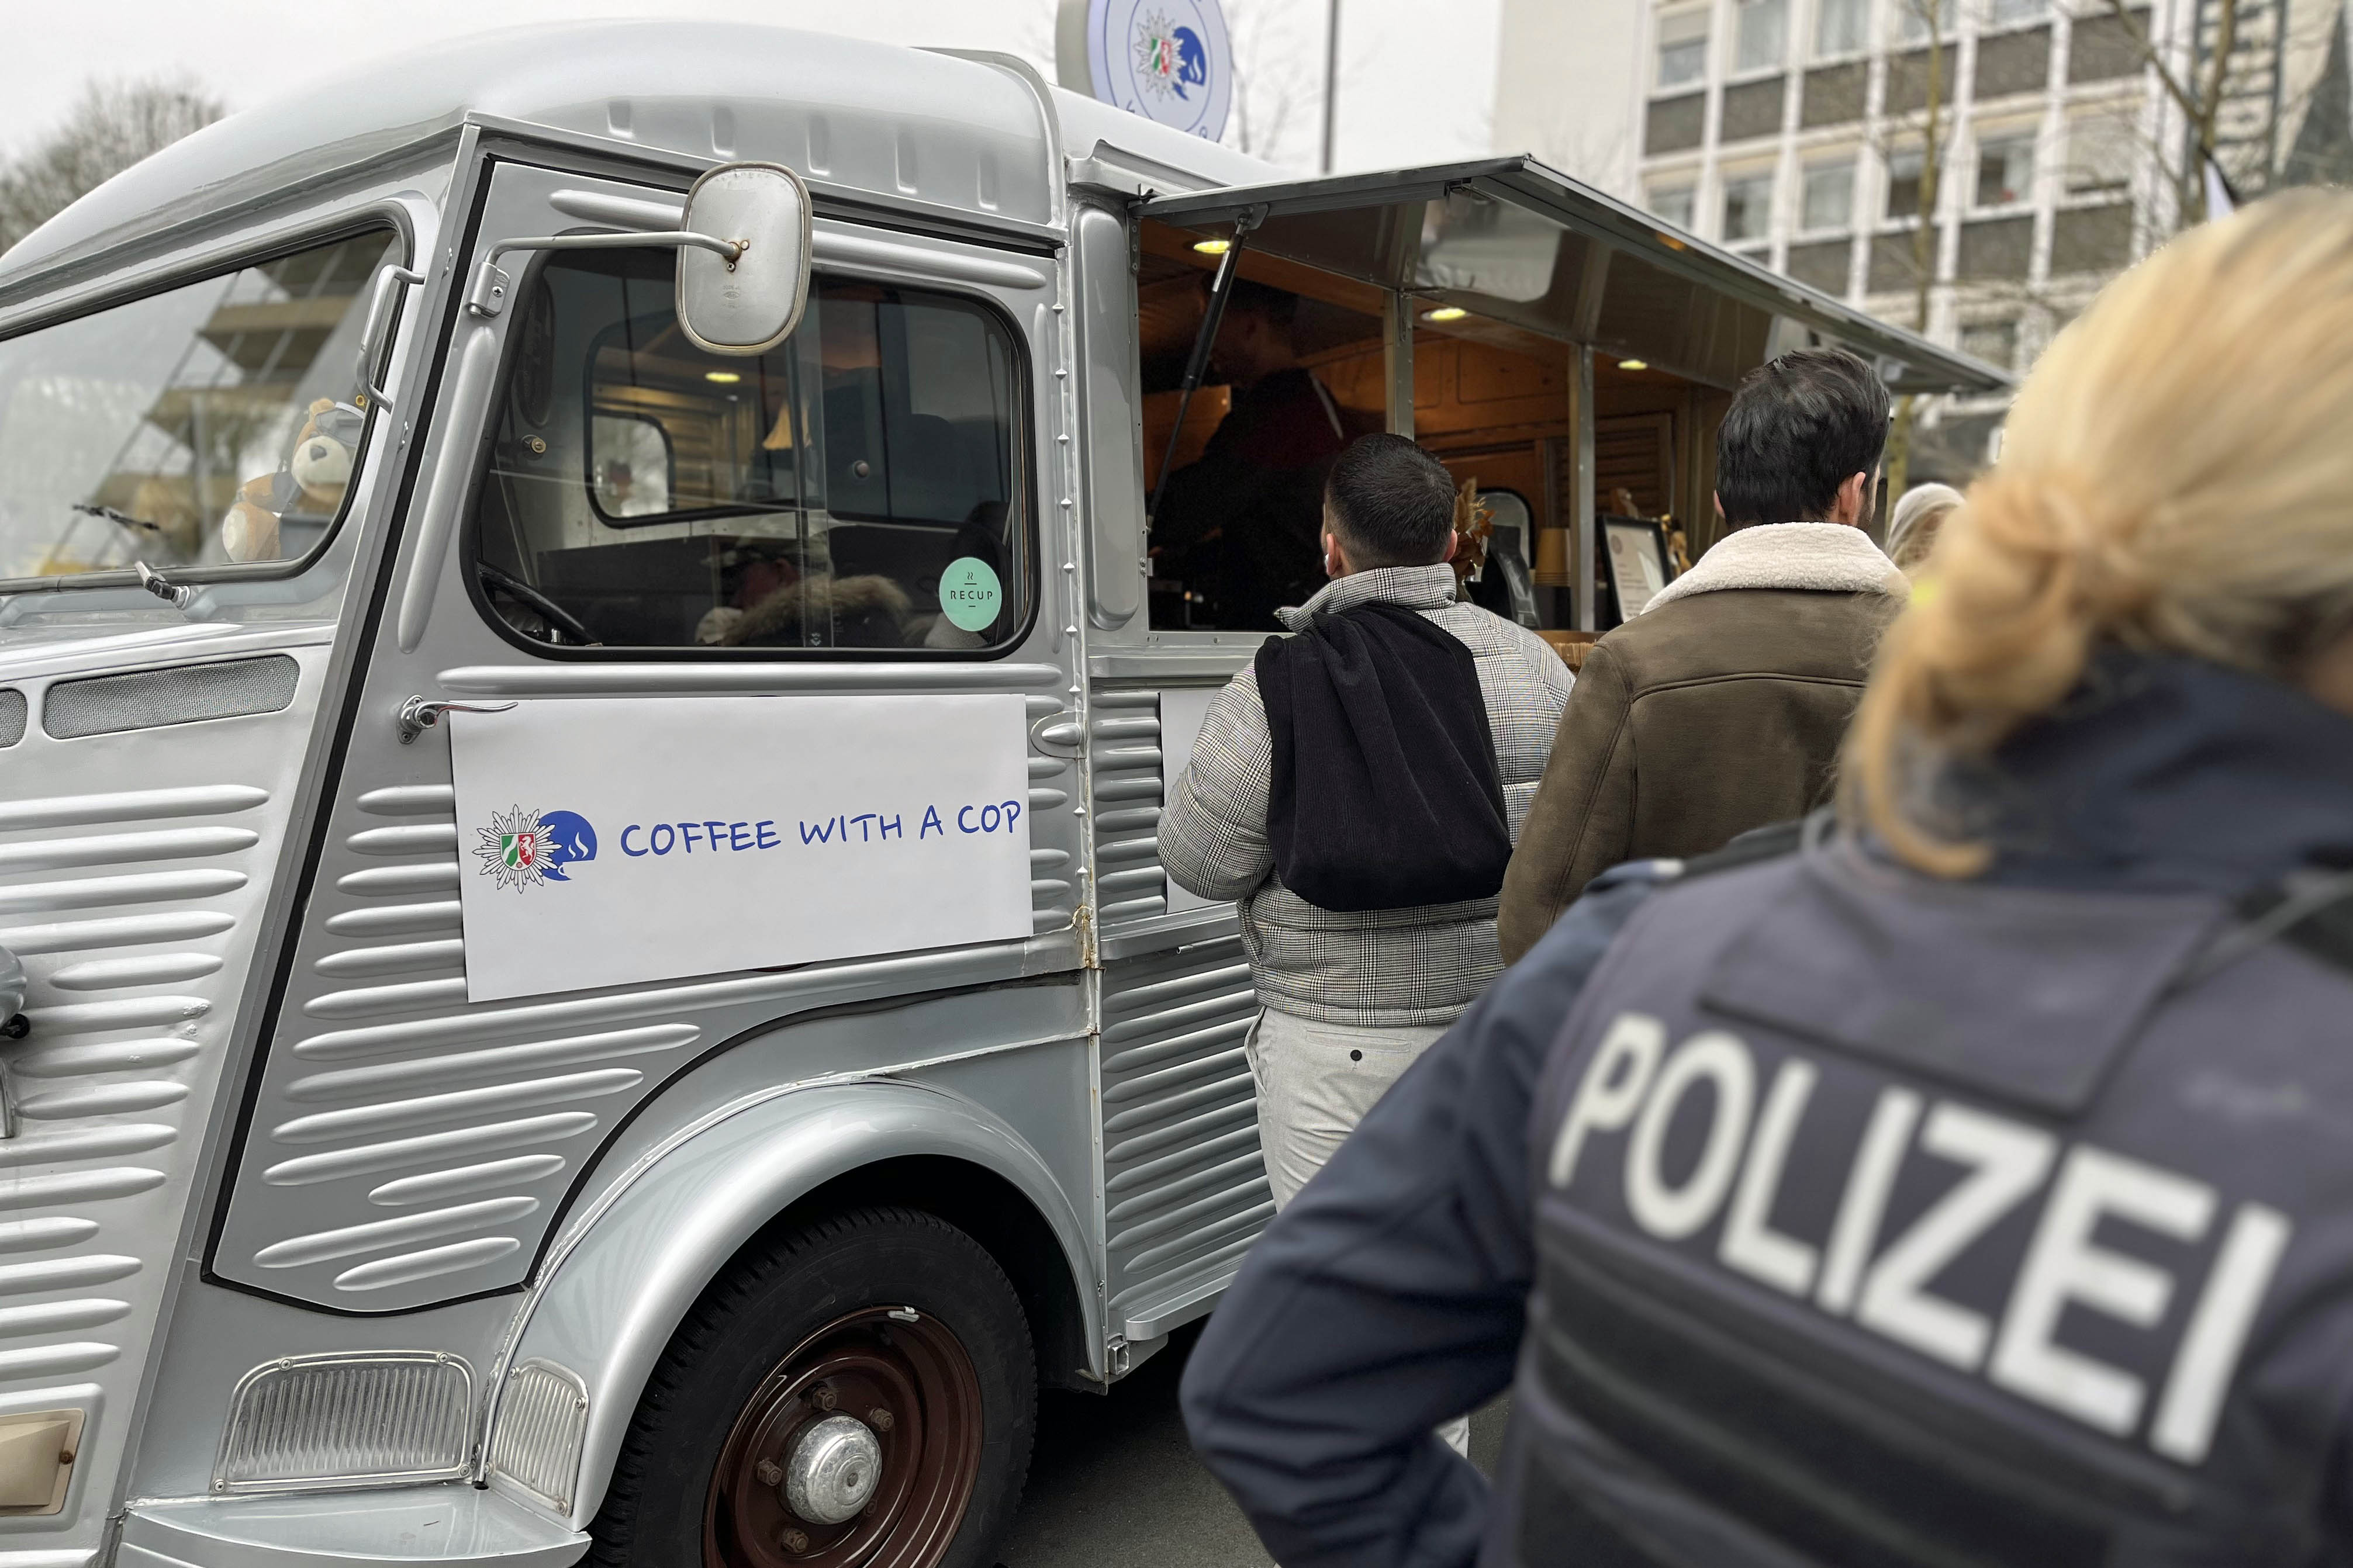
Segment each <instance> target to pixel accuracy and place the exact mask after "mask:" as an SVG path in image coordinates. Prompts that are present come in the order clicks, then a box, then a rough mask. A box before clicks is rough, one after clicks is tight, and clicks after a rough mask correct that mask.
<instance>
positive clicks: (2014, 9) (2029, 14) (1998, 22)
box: [1986, 0, 2051, 28]
mask: <svg viewBox="0 0 2353 1568" xmlns="http://www.w3.org/2000/svg"><path fill="white" fill-rule="evenodd" d="M2050 14H2051V0H1986V26H1988V27H1989V28H1992V27H2022V26H2026V24H2027V23H2029V22H2040V21H2042V19H2043V18H2044V17H2045V16H2049V15H2050Z"/></svg>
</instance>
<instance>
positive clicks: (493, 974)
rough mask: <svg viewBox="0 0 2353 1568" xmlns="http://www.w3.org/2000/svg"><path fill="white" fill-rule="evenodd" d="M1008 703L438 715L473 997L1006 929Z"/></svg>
mask: <svg viewBox="0 0 2353 1568" xmlns="http://www.w3.org/2000/svg"><path fill="white" fill-rule="evenodd" d="M1025 722H1026V714H1025V710H1024V706H1023V703H1022V700H1021V699H1020V698H1019V697H1018V696H997V695H987V696H969V697H696V698H670V699H650V698H591V699H583V700H576V701H554V700H551V701H534V702H524V703H522V704H519V705H518V706H517V707H515V708H514V709H512V710H510V711H507V712H502V713H495V714H475V713H453V714H451V715H450V717H449V723H450V731H449V749H450V763H451V771H452V773H453V775H454V782H455V784H456V785H457V795H458V843H459V868H460V869H459V883H460V887H461V889H462V891H461V892H460V894H459V900H460V903H461V906H462V909H463V912H464V917H465V929H466V994H467V996H468V998H469V999H470V1000H472V1001H476V1002H491V1001H499V1000H502V999H504V998H507V997H512V996H533V995H541V994H547V993H550V992H558V991H576V990H584V989H587V988H590V987H595V986H606V985H622V984H632V983H636V982H641V981H650V980H670V979H678V978H682V977H685V976H688V975H697V974H717V973H727V972H730V971H733V970H741V969H761V968H768V967H773V966H776V965H782V964H794V963H811V962H814V961H817V960H820V959H830V958H851V957H857V956H860V955H863V954H870V953H882V952H909V951H913V950H915V949H920V948H931V947H947V946H951V945H954V944H956V943H960V942H991V941H1001V940H1005V939H1008V938H1020V937H1027V936H1028V935H1029V929H1030V921H1029V812H1028V805H1027V802H1028V799H1029V759H1028V737H1027V731H1026V730H1025V727H1024V726H1025Z"/></svg>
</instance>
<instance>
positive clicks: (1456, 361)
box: [1144, 331, 1729, 559]
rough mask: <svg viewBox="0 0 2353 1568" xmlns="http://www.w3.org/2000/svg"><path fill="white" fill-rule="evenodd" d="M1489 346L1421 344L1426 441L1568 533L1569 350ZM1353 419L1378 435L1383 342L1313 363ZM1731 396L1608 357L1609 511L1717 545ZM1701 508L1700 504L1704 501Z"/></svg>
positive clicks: (1601, 371)
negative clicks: (1717, 504) (1718, 473)
mask: <svg viewBox="0 0 2353 1568" xmlns="http://www.w3.org/2000/svg"><path fill="white" fill-rule="evenodd" d="M1514 336H1515V337H1516V338H1517V341H1515V342H1508V343H1506V342H1492V341H1482V340H1481V339H1478V338H1474V337H1463V336H1458V335H1455V334H1453V333H1449V332H1439V331H1419V332H1416V333H1415V334H1414V366H1413V369H1414V376H1413V391H1414V396H1413V403H1414V435H1415V437H1416V439H1418V440H1419V441H1420V442H1421V443H1422V444H1423V445H1424V446H1426V447H1430V449H1431V450H1432V451H1433V452H1435V453H1437V454H1438V456H1439V458H1440V460H1441V461H1443V462H1444V463H1445V464H1446V466H1447V468H1448V470H1449V471H1450V472H1451V473H1452V474H1453V475H1454V477H1455V479H1456V480H1457V481H1458V482H1459V481H1461V480H1462V479H1473V478H1475V479H1477V480H1478V481H1479V483H1480V485H1481V487H1482V489H1510V490H1516V491H1517V492H1519V494H1520V495H1522V496H1523V497H1525V499H1526V500H1527V503H1528V507H1529V510H1530V511H1531V513H1532V514H1533V515H1534V516H1535V520H1536V524H1537V526H1538V527H1539V528H1546V527H1566V526H1567V522H1568V518H1569V512H1570V509H1569V505H1568V501H1569V495H1568V484H1569V475H1570V474H1571V472H1572V468H1571V467H1570V459H1571V457H1572V453H1571V449H1570V444H1569V437H1571V436H1572V435H1573V427H1572V426H1571V425H1570V423H1569V420H1568V410H1567V402H1568V378H1569V350H1568V349H1567V346H1566V345H1563V344H1557V343H1550V342H1542V341H1541V340H1535V339H1529V338H1525V337H1518V336H1517V335H1516V334H1515V335H1514ZM1304 363H1306V365H1307V367H1308V368H1309V369H1310V370H1311V371H1312V372H1313V373H1314V374H1315V376H1316V378H1317V379H1318V380H1320V381H1321V382H1322V383H1323V384H1324V389H1325V390H1326V391H1328V392H1330V393H1331V394H1332V399H1333V401H1334V402H1335V403H1336V404H1338V405H1340V406H1341V407H1342V408H1344V409H1345V410H1348V411H1349V412H1350V413H1352V414H1354V415H1356V416H1359V417H1360V418H1361V419H1362V420H1363V421H1364V422H1365V424H1366V426H1368V427H1377V425H1378V422H1379V419H1380V416H1381V412H1382V395H1383V392H1382V389H1383V370H1382V363H1381V345H1380V343H1379V342H1378V341H1377V340H1367V341H1366V342H1356V343H1349V344H1345V345H1343V346H1341V347H1339V348H1335V349H1332V350H1328V351H1326V352H1324V353H1319V354H1314V355H1310V356H1308V357H1307V359H1306V360H1305V362H1304ZM1176 400H1177V395H1176V393H1174V392H1160V393H1154V394H1152V395H1148V396H1146V397H1145V399H1144V462H1145V485H1146V487H1147V488H1149V487H1150V486H1153V485H1155V484H1157V483H1158V482H1159V476H1160V459H1161V454H1162V453H1163V452H1165V451H1166V449H1167V445H1168V430H1169V422H1170V421H1171V420H1172V419H1173V418H1175V416H1176ZM1728 401H1729V399H1728V397H1727V395H1725V394H1724V393H1721V392H1718V391H1716V390H1715V389H1713V388H1709V387H1702V386H1697V385H1694V384H1691V383H1689V382H1685V381H1683V380H1680V379H1678V378H1676V377H1673V376H1669V375H1665V374H1661V373H1658V372H1630V371H1623V370H1620V369H1619V368H1618V367H1617V366H1616V365H1615V364H1613V363H1609V361H1608V360H1607V359H1604V360H1603V362H1602V363H1601V364H1600V365H1599V366H1598V367H1597V373H1596V375H1595V384H1594V415H1595V417H1594V447H1595V451H1594V459H1595V460H1594V473H1595V480H1596V484H1595V489H1596V491H1597V494H1596V497H1595V500H1596V503H1597V504H1596V507H1595V510H1596V511H1597V512H1608V511H1609V510H1612V500H1611V496H1612V492H1613V491H1615V490H1617V489H1620V488H1623V489H1629V490H1631V491H1632V492H1633V495H1634V500H1635V503H1636V506H1637V507H1638V509H1639V510H1641V513H1642V514H1643V515H1644V516H1649V517H1659V516H1672V518H1673V519H1674V520H1675V521H1676V522H1677V523H1678V524H1679V525H1680V526H1682V527H1683V530H1684V531H1685V533H1686V535H1687V537H1688V538H1689V540H1690V546H1691V549H1692V552H1693V555H1694V559H1696V558H1697V556H1698V554H1699V552H1702V551H1704V549H1705V548H1706V547H1707V546H1708V545H1709V544H1712V543H1714V542H1715V538H1716V535H1717V525H1716V521H1715V508H1714V505H1713V502H1712V497H1713V495H1714V492H1715V429H1716V426H1717V425H1718V424H1719V423H1721V422H1722V420H1723V417H1724V409H1725V405H1726V403H1727V402H1728ZM1231 405H1232V402H1231V390H1230V389H1229V388H1228V387H1225V386H1204V387H1202V388H1201V389H1200V390H1199V391H1198V393H1196V394H1195V395H1194V396H1193V401H1192V404H1191V405H1190V407H1189V408H1188V409H1187V414H1186V418H1185V431H1184V437H1183V439H1182V440H1180V441H1179V442H1178V443H1177V447H1176V464H1177V466H1178V467H1179V468H1182V467H1183V466H1184V465H1186V464H1187V463H1190V462H1193V461H1195V460H1196V459H1198V458H1199V457H1200V455H1201V451H1202V448H1203V447H1205V446H1206V445H1207V443H1208V438H1209V436H1210V434H1211V433H1212V432H1213V431H1215V430H1216V429H1217V427H1218V423H1219V420H1221V419H1223V418H1224V417H1225V416H1226V412H1227V410H1228V409H1229V407H1231ZM1693 498H1696V500H1694V499H1693Z"/></svg>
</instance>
